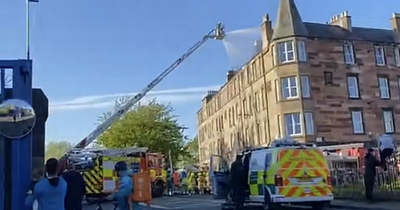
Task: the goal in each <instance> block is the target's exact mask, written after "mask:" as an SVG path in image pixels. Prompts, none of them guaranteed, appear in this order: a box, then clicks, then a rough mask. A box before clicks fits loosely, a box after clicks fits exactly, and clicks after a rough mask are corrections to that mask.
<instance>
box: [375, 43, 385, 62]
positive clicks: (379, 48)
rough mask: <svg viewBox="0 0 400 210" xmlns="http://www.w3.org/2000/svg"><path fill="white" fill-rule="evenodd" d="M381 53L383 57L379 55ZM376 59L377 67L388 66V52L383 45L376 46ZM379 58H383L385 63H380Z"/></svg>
mask: <svg viewBox="0 0 400 210" xmlns="http://www.w3.org/2000/svg"><path fill="white" fill-rule="evenodd" d="M379 50H382V51H381V53H382V54H381V55H377V52H378V51H379ZM374 58H375V65H376V66H386V52H385V47H384V46H382V45H374ZM378 58H382V62H383V63H378Z"/></svg>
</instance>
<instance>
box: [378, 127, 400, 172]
mask: <svg viewBox="0 0 400 210" xmlns="http://www.w3.org/2000/svg"><path fill="white" fill-rule="evenodd" d="M378 141H379V153H380V154H379V156H380V159H381V163H382V166H383V167H384V170H385V171H386V170H387V166H386V159H387V158H389V157H390V156H392V154H393V153H394V151H395V150H396V143H395V141H394V139H393V137H392V136H391V135H389V134H381V135H380V136H379V137H378Z"/></svg>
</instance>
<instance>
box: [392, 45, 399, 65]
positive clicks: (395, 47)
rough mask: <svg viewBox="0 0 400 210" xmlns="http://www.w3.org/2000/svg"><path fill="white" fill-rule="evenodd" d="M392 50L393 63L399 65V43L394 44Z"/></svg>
mask: <svg viewBox="0 0 400 210" xmlns="http://www.w3.org/2000/svg"><path fill="white" fill-rule="evenodd" d="M393 51H394V52H393V57H394V65H395V66H396V67H400V45H395V46H394V47H393Z"/></svg>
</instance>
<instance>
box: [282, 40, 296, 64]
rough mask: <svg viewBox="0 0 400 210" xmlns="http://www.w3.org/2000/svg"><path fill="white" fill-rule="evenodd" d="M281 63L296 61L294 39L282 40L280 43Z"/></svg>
mask: <svg viewBox="0 0 400 210" xmlns="http://www.w3.org/2000/svg"><path fill="white" fill-rule="evenodd" d="M278 55H279V63H289V62H293V61H294V46H293V41H287V42H281V43H279V44H278Z"/></svg>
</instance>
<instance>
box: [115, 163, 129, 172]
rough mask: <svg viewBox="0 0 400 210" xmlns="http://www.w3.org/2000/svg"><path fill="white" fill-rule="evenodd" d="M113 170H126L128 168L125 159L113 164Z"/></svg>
mask: <svg viewBox="0 0 400 210" xmlns="http://www.w3.org/2000/svg"><path fill="white" fill-rule="evenodd" d="M114 170H115V171H126V170H128V165H127V164H126V162H125V161H119V162H117V163H116V164H115V166H114Z"/></svg>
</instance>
